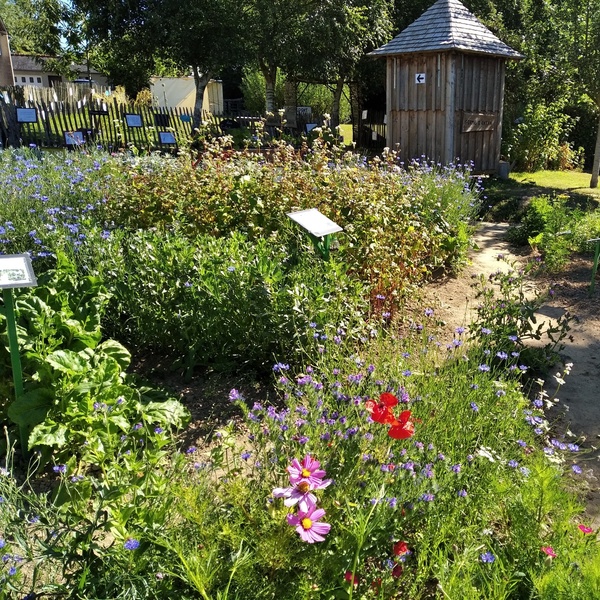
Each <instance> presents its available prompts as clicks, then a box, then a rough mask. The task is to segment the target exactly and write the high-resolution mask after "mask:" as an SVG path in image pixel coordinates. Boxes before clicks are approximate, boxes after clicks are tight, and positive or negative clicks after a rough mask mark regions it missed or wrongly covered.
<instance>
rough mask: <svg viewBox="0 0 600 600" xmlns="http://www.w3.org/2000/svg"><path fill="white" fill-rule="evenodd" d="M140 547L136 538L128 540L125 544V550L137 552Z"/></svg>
mask: <svg viewBox="0 0 600 600" xmlns="http://www.w3.org/2000/svg"><path fill="white" fill-rule="evenodd" d="M139 547H140V543H139V541H138V540H136V539H135V538H127V540H126V542H125V543H124V544H123V548H125V550H137V549H138V548H139Z"/></svg>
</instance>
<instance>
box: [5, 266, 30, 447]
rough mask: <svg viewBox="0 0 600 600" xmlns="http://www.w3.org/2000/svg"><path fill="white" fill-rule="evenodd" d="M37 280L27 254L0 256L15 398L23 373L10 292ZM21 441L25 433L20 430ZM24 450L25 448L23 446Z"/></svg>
mask: <svg viewBox="0 0 600 600" xmlns="http://www.w3.org/2000/svg"><path fill="white" fill-rule="evenodd" d="M35 285H37V280H36V278H35V274H34V272H33V268H32V266H31V259H30V258H29V254H6V255H2V256H0V289H1V290H2V298H3V300H4V309H0V314H4V316H5V317H6V332H7V335H8V348H9V350H10V362H11V365H12V371H13V379H14V382H15V398H18V397H19V396H21V394H22V393H23V373H22V371H21V359H20V357H19V342H18V339H17V326H16V322H15V307H14V301H13V295H12V290H13V288H18V287H33V286H35ZM20 433H21V441H23V437H24V435H25V431H24V430H23V429H21V431H20ZM23 449H25V446H23Z"/></svg>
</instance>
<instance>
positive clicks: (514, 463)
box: [508, 459, 519, 469]
mask: <svg viewBox="0 0 600 600" xmlns="http://www.w3.org/2000/svg"><path fill="white" fill-rule="evenodd" d="M508 466H509V467H512V468H513V469H516V468H517V467H518V466H519V463H518V462H517V461H516V460H514V459H513V460H509V461H508Z"/></svg>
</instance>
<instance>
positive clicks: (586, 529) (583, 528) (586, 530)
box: [578, 525, 594, 533]
mask: <svg viewBox="0 0 600 600" xmlns="http://www.w3.org/2000/svg"><path fill="white" fill-rule="evenodd" d="M578 527H579V530H580V531H582V532H583V533H593V531H594V530H593V529H592V528H591V527H586V526H585V525H578Z"/></svg>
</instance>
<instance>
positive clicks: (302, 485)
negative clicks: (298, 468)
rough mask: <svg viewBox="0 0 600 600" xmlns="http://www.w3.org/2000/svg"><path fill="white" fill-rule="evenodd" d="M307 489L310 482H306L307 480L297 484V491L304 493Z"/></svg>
mask: <svg viewBox="0 0 600 600" xmlns="http://www.w3.org/2000/svg"><path fill="white" fill-rule="evenodd" d="M308 490H310V484H309V483H308V481H301V482H300V483H299V484H298V491H299V492H302V493H303V494H306V492H308Z"/></svg>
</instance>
